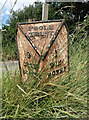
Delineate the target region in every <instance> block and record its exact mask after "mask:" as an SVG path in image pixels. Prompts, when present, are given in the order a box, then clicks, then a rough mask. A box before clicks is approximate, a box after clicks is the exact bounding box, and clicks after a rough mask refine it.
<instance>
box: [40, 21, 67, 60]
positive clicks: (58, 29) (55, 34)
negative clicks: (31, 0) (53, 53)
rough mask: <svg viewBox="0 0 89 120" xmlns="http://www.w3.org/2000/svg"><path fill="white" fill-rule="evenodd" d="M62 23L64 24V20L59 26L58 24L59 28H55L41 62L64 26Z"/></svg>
mask: <svg viewBox="0 0 89 120" xmlns="http://www.w3.org/2000/svg"><path fill="white" fill-rule="evenodd" d="M64 23H65V20H63V21H62V22H61V24H59V26H58V27H57V30H56V32H55V33H54V35H53V37H52V39H51V40H50V43H49V45H48V47H47V48H46V49H47V51H46V52H45V53H44V54H43V55H42V61H44V59H45V57H46V56H47V54H48V52H49V50H50V48H51V46H52V45H53V43H54V41H55V39H56V37H57V35H58V34H59V32H60V30H61V28H62V26H63V25H64Z"/></svg>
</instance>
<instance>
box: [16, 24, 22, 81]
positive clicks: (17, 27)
mask: <svg viewBox="0 0 89 120" xmlns="http://www.w3.org/2000/svg"><path fill="white" fill-rule="evenodd" d="M17 31H18V24H17V25H16V47H17V55H18V62H19V70H20V79H21V80H22V73H21V64H20V56H19V49H18V42H17ZM21 82H22V81H21Z"/></svg>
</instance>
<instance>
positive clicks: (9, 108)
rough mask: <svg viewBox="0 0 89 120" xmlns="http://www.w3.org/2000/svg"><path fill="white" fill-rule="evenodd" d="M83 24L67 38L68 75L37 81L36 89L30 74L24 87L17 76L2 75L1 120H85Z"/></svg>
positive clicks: (85, 39)
mask: <svg viewBox="0 0 89 120" xmlns="http://www.w3.org/2000/svg"><path fill="white" fill-rule="evenodd" d="M86 22H88V21H85V22H84V23H83V24H78V25H77V28H76V29H75V31H74V33H73V32H72V34H71V35H70V36H69V38H70V39H69V40H70V42H69V56H70V58H69V61H70V71H69V74H68V75H66V76H65V77H64V78H62V79H59V80H58V81H57V82H55V83H53V81H52V80H51V81H49V82H46V83H44V85H41V82H42V81H43V79H41V82H39V85H38V84H37V80H38V76H35V77H33V76H32V74H30V75H29V76H30V82H28V83H27V82H24V83H22V82H21V79H20V75H19V73H18V74H15V75H14V76H11V75H10V73H9V72H7V74H6V75H5V74H4V73H3V74H2V82H3V86H2V117H5V118H87V51H86V46H87V31H86V26H85V24H86ZM88 25H89V23H88ZM84 26H85V27H84ZM83 34H84V36H81V35H83Z"/></svg>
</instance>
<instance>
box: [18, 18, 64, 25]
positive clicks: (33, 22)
mask: <svg viewBox="0 0 89 120" xmlns="http://www.w3.org/2000/svg"><path fill="white" fill-rule="evenodd" d="M62 21H64V19H60V20H47V21H32V22H18V23H17V24H18V25H25V24H38V23H48V22H62Z"/></svg>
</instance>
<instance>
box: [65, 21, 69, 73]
mask: <svg viewBox="0 0 89 120" xmlns="http://www.w3.org/2000/svg"><path fill="white" fill-rule="evenodd" d="M64 25H65V27H66V29H67V40H68V41H67V44H68V56H67V59H68V73H69V71H70V63H69V59H70V56H69V29H68V26H67V24H66V22H64Z"/></svg>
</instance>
